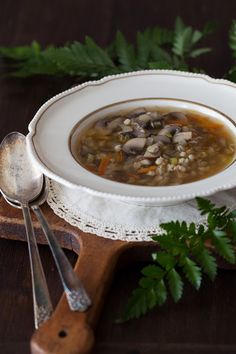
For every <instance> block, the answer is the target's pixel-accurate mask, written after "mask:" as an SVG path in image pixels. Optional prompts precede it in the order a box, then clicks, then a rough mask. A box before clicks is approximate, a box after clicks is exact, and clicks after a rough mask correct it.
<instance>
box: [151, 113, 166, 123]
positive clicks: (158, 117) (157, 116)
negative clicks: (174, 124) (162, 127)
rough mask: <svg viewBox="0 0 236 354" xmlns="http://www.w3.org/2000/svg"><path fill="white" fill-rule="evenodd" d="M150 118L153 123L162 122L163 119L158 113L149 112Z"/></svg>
mask: <svg viewBox="0 0 236 354" xmlns="http://www.w3.org/2000/svg"><path fill="white" fill-rule="evenodd" d="M149 115H150V118H151V120H152V121H153V122H155V121H156V120H162V119H163V115H162V114H161V113H158V112H150V114H149Z"/></svg>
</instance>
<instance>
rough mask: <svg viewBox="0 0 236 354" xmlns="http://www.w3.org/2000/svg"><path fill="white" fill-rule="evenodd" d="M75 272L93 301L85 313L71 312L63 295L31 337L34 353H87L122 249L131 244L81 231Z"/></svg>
mask: <svg viewBox="0 0 236 354" xmlns="http://www.w3.org/2000/svg"><path fill="white" fill-rule="evenodd" d="M79 238H80V255H79V258H78V261H77V263H76V266H75V271H76V273H77V274H78V275H79V277H80V279H81V281H82V282H83V284H84V286H85V288H86V290H87V291H88V294H89V296H90V298H91V300H92V306H91V307H90V308H89V309H88V310H87V311H86V312H72V311H70V309H69V306H68V304H67V302H66V298H65V296H64V295H63V297H62V299H61V300H60V302H59V304H58V305H57V308H56V310H55V312H54V314H53V316H52V317H51V319H50V320H48V321H47V322H46V323H44V324H43V325H42V326H41V327H40V328H39V330H37V331H36V332H35V333H34V335H33V337H32V339H31V351H32V353H33V354H87V353H89V352H90V351H91V349H92V346H93V343H94V333H93V328H94V325H95V324H96V321H97V319H98V317H99V314H100V311H101V308H102V305H103V303H104V300H105V293H106V290H107V288H108V286H109V284H110V280H111V278H112V275H113V271H114V268H115V265H116V263H117V260H118V258H119V255H120V253H121V251H122V250H123V249H125V248H128V247H130V246H131V244H130V243H126V242H123V241H112V240H108V239H103V238H101V237H97V236H94V235H91V234H85V233H81V234H80V235H79Z"/></svg>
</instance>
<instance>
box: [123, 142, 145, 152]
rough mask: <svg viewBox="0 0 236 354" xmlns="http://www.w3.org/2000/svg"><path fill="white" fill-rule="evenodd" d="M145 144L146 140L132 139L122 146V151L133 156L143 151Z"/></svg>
mask: <svg viewBox="0 0 236 354" xmlns="http://www.w3.org/2000/svg"><path fill="white" fill-rule="evenodd" d="M145 144H146V138H133V139H130V140H128V141H127V142H126V143H125V144H124V145H123V151H124V152H126V153H127V154H132V155H135V154H136V153H138V152H140V151H142V150H143V148H144V146H145Z"/></svg>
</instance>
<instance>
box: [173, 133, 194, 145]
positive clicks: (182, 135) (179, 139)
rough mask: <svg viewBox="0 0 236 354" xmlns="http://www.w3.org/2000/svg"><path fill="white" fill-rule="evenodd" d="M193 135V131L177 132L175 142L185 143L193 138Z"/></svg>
mask: <svg viewBox="0 0 236 354" xmlns="http://www.w3.org/2000/svg"><path fill="white" fill-rule="evenodd" d="M192 135H193V134H192V132H181V133H177V134H175V135H174V137H173V143H175V144H176V143H179V144H183V143H185V142H186V140H190V139H192Z"/></svg>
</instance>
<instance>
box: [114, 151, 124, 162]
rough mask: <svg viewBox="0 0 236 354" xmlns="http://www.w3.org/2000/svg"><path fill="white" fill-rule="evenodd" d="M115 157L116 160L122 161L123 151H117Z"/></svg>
mask: <svg viewBox="0 0 236 354" xmlns="http://www.w3.org/2000/svg"><path fill="white" fill-rule="evenodd" d="M115 158H116V161H117V162H122V161H123V152H122V151H117V152H116V156H115Z"/></svg>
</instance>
